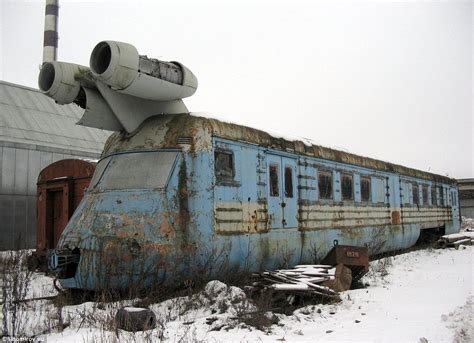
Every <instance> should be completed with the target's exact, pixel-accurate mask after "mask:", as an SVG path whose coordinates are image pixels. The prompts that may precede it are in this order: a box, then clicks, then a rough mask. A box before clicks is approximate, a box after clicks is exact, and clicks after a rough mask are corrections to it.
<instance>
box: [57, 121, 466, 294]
mask: <svg viewBox="0 0 474 343" xmlns="http://www.w3.org/2000/svg"><path fill="white" fill-rule="evenodd" d="M430 228H442V229H443V231H444V232H446V233H452V232H457V231H458V230H459V203H458V190H457V188H456V184H455V181H454V180H453V179H450V178H447V177H443V176H439V175H434V174H430V173H426V172H422V171H418V170H414V169H410V168H406V167H402V166H399V165H394V164H390V163H386V162H382V161H378V160H374V159H370V158H365V157H361V156H357V155H353V154H349V153H346V152H341V151H337V150H333V149H329V148H325V147H321V146H316V145H307V144H305V143H303V142H301V141H288V140H284V139H280V138H275V137H272V136H271V135H269V134H267V133H265V132H263V131H258V130H255V129H252V128H248V127H244V126H240V125H235V124H230V123H225V122H221V121H218V120H215V119H208V118H203V117H199V116H194V115H192V114H172V115H158V116H153V117H150V118H148V119H147V120H146V121H145V122H144V123H143V124H142V125H141V126H140V127H139V128H138V129H137V131H136V132H135V133H134V134H132V135H129V134H126V133H124V132H121V133H120V132H117V133H115V134H113V135H112V136H111V137H110V138H109V140H108V142H107V144H106V146H105V149H104V152H103V155H102V158H101V160H100V161H99V163H98V165H97V168H96V171H95V173H94V176H93V179H92V181H91V185H90V187H89V189H88V191H87V193H86V195H85V197H84V200H83V201H82V203H81V204H80V206H79V208H78V209H77V210H76V212H75V213H74V215H73V217H72V218H71V220H70V222H69V223H68V225H67V227H66V228H65V230H64V233H63V235H62V236H61V239H60V242H59V249H58V250H55V251H54V252H53V254H52V256H51V260H50V263H51V264H52V265H51V268H52V269H53V270H55V271H56V272H57V273H58V275H59V278H60V281H61V284H62V285H63V287H67V288H81V289H99V288H103V287H114V288H124V287H128V286H130V285H132V284H134V283H142V284H145V285H149V284H151V283H155V284H159V283H161V282H164V281H166V280H174V281H176V280H177V279H180V278H184V279H193V278H195V277H198V276H203V277H209V278H211V277H223V275H224V274H223V272H224V271H230V270H232V271H234V270H237V269H240V270H245V271H256V270H262V269H264V268H273V267H278V266H283V265H295V264H301V263H313V262H315V261H316V260H318V259H320V258H323V257H324V256H325V254H326V253H327V252H328V251H329V250H330V248H331V247H332V245H333V242H334V241H335V240H337V241H338V242H339V243H340V244H349V245H358V246H364V245H365V246H368V247H369V249H370V250H371V252H372V253H381V252H387V251H393V250H397V249H403V248H407V247H410V246H412V245H413V244H415V242H416V241H417V239H418V237H419V236H420V231H421V230H425V229H430Z"/></svg>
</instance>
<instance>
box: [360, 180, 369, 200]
mask: <svg viewBox="0 0 474 343" xmlns="http://www.w3.org/2000/svg"><path fill="white" fill-rule="evenodd" d="M360 198H361V200H362V201H370V177H367V176H361V178H360Z"/></svg>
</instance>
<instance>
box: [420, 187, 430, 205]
mask: <svg viewBox="0 0 474 343" xmlns="http://www.w3.org/2000/svg"><path fill="white" fill-rule="evenodd" d="M421 193H422V195H423V200H422V201H423V206H428V205H429V204H428V186H426V185H423V186H421Z"/></svg>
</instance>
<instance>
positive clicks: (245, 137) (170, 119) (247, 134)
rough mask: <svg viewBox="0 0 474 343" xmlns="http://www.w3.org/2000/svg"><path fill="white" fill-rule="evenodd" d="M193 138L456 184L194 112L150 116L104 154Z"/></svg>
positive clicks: (198, 143) (197, 146)
mask: <svg viewBox="0 0 474 343" xmlns="http://www.w3.org/2000/svg"><path fill="white" fill-rule="evenodd" d="M186 136H189V137H193V143H192V147H191V149H193V150H196V151H199V150H206V149H210V148H212V142H211V137H221V138H226V139H230V140H236V141H243V142H248V143H251V144H257V145H259V146H263V147H268V148H273V149H277V150H282V151H289V152H295V153H296V154H299V155H302V156H309V157H317V158H321V159H324V160H329V161H336V162H341V163H347V164H351V165H357V166H361V167H366V168H370V169H376V170H380V171H386V172H393V173H397V174H400V175H404V176H411V177H415V178H421V179H426V180H435V181H437V182H443V183H448V184H456V180H455V179H451V178H449V177H446V176H442V175H437V174H433V173H428V172H425V171H421V170H417V169H413V168H408V167H404V166H401V165H397V164H393V163H389V162H384V161H380V160H376V159H373V158H369V157H364V156H360V155H356V154H352V153H348V152H344V151H340V150H336V149H332V148H327V147H324V146H320V145H314V144H313V145H308V144H305V143H304V142H302V141H299V140H287V139H284V138H277V137H274V136H272V135H270V134H269V133H267V132H265V131H261V130H257V129H253V128H250V127H247V126H242V125H237V124H232V123H228V122H223V121H220V120H217V119H210V118H205V117H200V116H195V115H192V114H174V115H159V116H155V117H151V118H149V119H147V120H146V121H145V122H144V123H143V124H142V125H141V126H140V128H138V130H137V132H135V133H134V134H133V135H131V136H127V135H125V134H124V133H114V134H113V135H112V136H111V138H110V139H109V141H108V142H107V144H106V148H105V149H104V154H103V155H104V156H105V155H108V154H110V153H113V152H115V151H127V150H139V149H158V148H176V147H179V146H180V145H179V142H178V138H180V137H186Z"/></svg>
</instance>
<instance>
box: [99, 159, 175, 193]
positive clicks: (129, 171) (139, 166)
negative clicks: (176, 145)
mask: <svg viewBox="0 0 474 343" xmlns="http://www.w3.org/2000/svg"><path fill="white" fill-rule="evenodd" d="M177 154H178V153H177V152H175V151H160V152H157V151H153V152H134V153H126V154H118V155H113V156H109V157H107V158H105V159H103V160H101V161H100V162H99V164H97V167H96V170H95V173H94V176H93V178H92V181H91V185H92V187H95V186H96V185H98V186H99V187H100V188H101V189H137V188H138V189H150V188H165V187H166V183H167V181H168V177H169V175H170V174H171V170H172V168H173V165H174V161H175V160H176V155H177Z"/></svg>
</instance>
